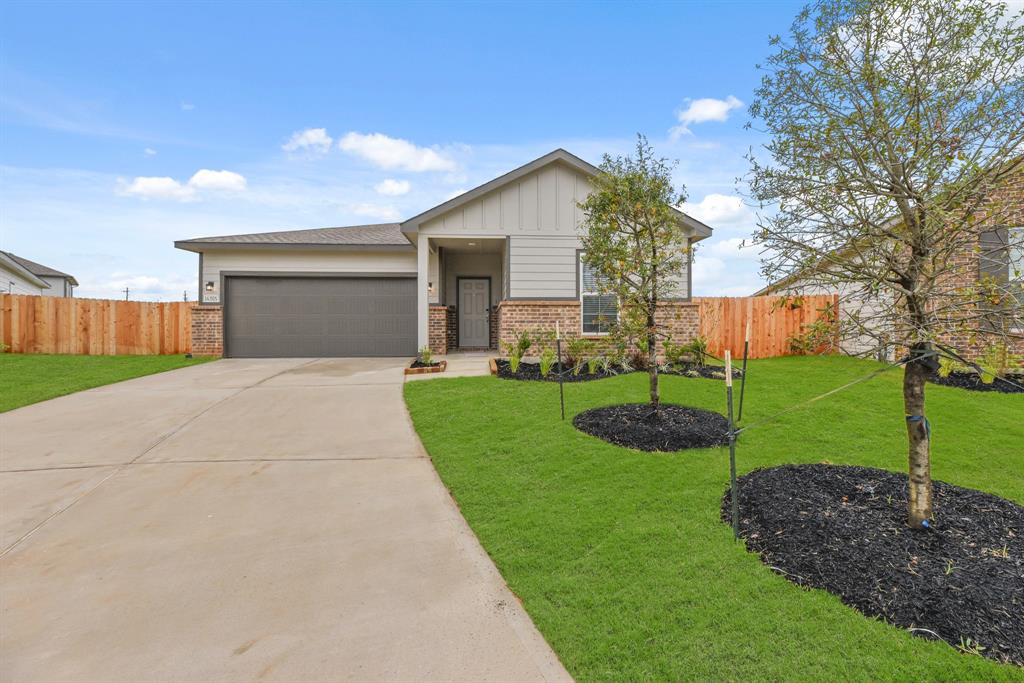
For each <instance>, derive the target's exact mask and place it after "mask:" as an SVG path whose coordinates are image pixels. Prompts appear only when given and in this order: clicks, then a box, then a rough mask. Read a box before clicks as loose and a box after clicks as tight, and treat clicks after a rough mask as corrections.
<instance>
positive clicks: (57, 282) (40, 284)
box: [0, 251, 78, 297]
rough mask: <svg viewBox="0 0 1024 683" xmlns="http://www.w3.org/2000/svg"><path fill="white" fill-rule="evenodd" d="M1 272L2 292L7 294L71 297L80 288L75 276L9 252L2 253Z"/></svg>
mask: <svg viewBox="0 0 1024 683" xmlns="http://www.w3.org/2000/svg"><path fill="white" fill-rule="evenodd" d="M0 272H2V275H3V278H4V279H3V280H0V290H2V291H3V292H5V293H7V294H37V295H39V296H62V297H70V296H73V288H75V287H77V286H78V280H76V279H75V278H74V277H73V276H71V275H68V274H67V273H62V272H61V271H59V270H56V269H54V268H50V267H49V266H44V265H42V264H40V263H36V262H35V261H29V260H28V259H27V258H22V257H21V256H16V255H15V254H12V253H11V252H9V251H0Z"/></svg>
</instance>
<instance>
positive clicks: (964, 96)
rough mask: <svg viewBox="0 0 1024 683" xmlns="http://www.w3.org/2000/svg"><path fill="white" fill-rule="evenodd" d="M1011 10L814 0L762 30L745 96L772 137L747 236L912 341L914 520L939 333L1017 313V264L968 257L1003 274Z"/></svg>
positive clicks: (754, 163) (1013, 154)
mask: <svg viewBox="0 0 1024 683" xmlns="http://www.w3.org/2000/svg"><path fill="white" fill-rule="evenodd" d="M1022 18H1024V16H1022V15H1017V16H1016V17H1011V16H1009V14H1008V12H1007V10H1006V8H1005V6H1003V5H1000V4H994V3H991V2H989V1H988V0H959V1H952V0H822V1H819V2H817V3H816V4H814V5H813V6H812V7H810V8H807V9H805V10H804V11H802V12H801V13H800V14H799V15H798V16H797V18H796V21H795V22H794V24H793V27H792V29H791V31H790V34H789V36H788V37H787V38H785V39H783V38H780V37H773V38H772V39H771V44H772V45H773V46H774V48H775V50H776V51H775V52H774V54H772V55H771V57H770V58H769V59H768V62H767V64H766V65H765V66H764V67H761V68H762V70H763V71H764V76H763V79H762V83H761V87H760V88H759V89H758V91H757V97H756V100H755V102H754V103H753V105H752V106H751V114H752V115H753V116H754V117H755V118H757V119H760V120H762V121H763V122H764V124H765V127H766V129H767V131H766V132H767V133H768V134H769V135H770V137H771V142H770V143H769V144H767V145H766V147H765V148H766V150H767V152H768V153H769V155H770V157H771V159H770V161H767V162H762V161H760V160H758V159H757V158H756V156H755V155H753V154H752V155H751V157H750V161H751V172H750V177H749V179H750V187H751V192H752V195H753V197H754V198H755V199H756V200H758V201H760V202H761V205H762V207H763V208H766V209H768V212H767V215H766V216H761V217H759V220H758V228H759V232H758V233H757V234H756V235H755V241H756V242H759V243H760V244H761V245H763V246H764V247H765V248H766V250H765V254H766V256H765V258H764V269H763V271H764V274H765V275H766V276H767V278H768V279H769V280H770V281H777V280H779V279H781V278H784V277H785V276H787V275H789V274H794V273H798V272H799V273H807V274H809V275H807V276H804V275H802V276H801V277H803V278H804V281H805V282H807V280H808V279H810V280H811V283H815V282H816V283H817V284H822V285H825V286H828V287H830V288H839V289H840V290H841V291H843V292H844V295H846V296H851V297H854V298H861V299H864V300H870V301H871V302H872V304H873V305H872V307H866V310H870V311H874V312H873V313H865V314H864V317H863V318H858V317H857V316H854V318H853V319H851V320H849V321H847V322H848V323H851V324H853V325H854V326H856V327H857V328H858V329H857V330H856V333H857V334H860V335H870V336H873V337H876V338H878V339H879V341H880V343H882V344H892V345H894V346H896V347H897V348H903V349H907V350H909V354H910V356H909V357H910V358H911V359H912V360H911V361H910V362H908V363H907V364H906V366H905V368H904V378H903V401H904V408H905V413H906V429H907V435H908V441H909V472H910V488H909V494H910V496H909V510H908V523H909V525H910V526H911V527H912V528H919V527H922V526H927V525H928V520H929V519H930V518H931V517H932V485H931V463H930V444H929V438H930V432H929V429H928V423H927V420H926V419H925V417H924V416H925V400H924V398H925V380H926V378H927V376H928V374H929V372H930V368H929V365H930V364H932V363H934V361H935V357H934V351H933V349H934V348H936V347H935V346H934V343H935V342H937V341H942V342H944V343H947V344H948V343H951V342H950V341H949V340H952V339H961V340H962V339H967V338H972V337H973V338H981V337H986V336H987V337H990V338H991V337H994V336H998V335H999V334H1001V333H1005V332H1006V331H1007V330H1009V329H1011V328H1012V327H1014V326H1015V325H1016V326H1019V325H1020V321H1021V303H1020V300H1018V299H1016V298H1015V297H1014V295H1015V292H1014V291H1012V290H1013V287H1014V286H1016V285H1014V283H1013V278H1007V277H1002V278H999V277H996V278H993V279H988V280H986V279H982V280H980V281H979V279H978V277H977V276H976V270H977V268H978V266H977V259H980V260H981V261H982V262H983V264H984V262H985V261H986V260H988V261H993V260H994V262H996V263H1002V264H1003V265H1002V266H1001V267H1002V268H1003V271H1002V272H1003V273H1004V275H1005V273H1006V265H1005V264H1006V260H1005V259H1006V254H1008V253H1011V252H1012V251H1013V250H1014V249H1015V248H1017V245H1015V244H1008V242H1009V241H1013V240H1017V241H1018V242H1019V240H1020V235H1019V233H1014V232H1013V231H1010V232H1008V231H1006V230H1005V229H1003V230H1001V231H1000V230H999V229H998V228H999V226H1000V224H1002V225H1003V226H1005V225H1006V223H1004V222H1002V219H1003V218H1004V214H1005V211H1006V206H1005V205H1001V204H1000V202H999V201H998V193H995V192H993V190H996V189H997V188H999V187H1001V186H1005V184H1006V182H1007V180H1008V179H1009V178H1011V177H1012V176H1014V174H1017V173H1020V172H1021V171H1022V170H1024V166H1022V162H1021V155H1022V153H1024V147H1022V144H1024V31H1022V30H1021V20H1022ZM992 235H996V236H997V238H996V239H995V240H992V239H990V238H991V236H992ZM964 254H974V255H975V257H976V260H975V262H974V265H967V266H964V265H962V262H963V260H964V259H963V256H964ZM958 264H960V265H958ZM970 268H973V269H974V271H975V273H974V277H973V279H972V281H973V282H974V283H975V284H974V285H967V284H965V280H970V279H971V278H967V277H963V276H965V275H968V273H966V270H967V269H970ZM958 269H959V270H958ZM997 270H998V268H997ZM1013 321H1015V322H1013Z"/></svg>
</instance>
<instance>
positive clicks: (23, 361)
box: [0, 353, 210, 413]
mask: <svg viewBox="0 0 1024 683" xmlns="http://www.w3.org/2000/svg"><path fill="white" fill-rule="evenodd" d="M207 360H210V359H209V358H185V356H183V355H178V356H51V355H44V354H38V355H37V354H22V353H4V354H0V413H2V412H4V411H7V410H13V409H15V408H20V407H21V406H27V405H29V404H30V403H38V402H39V401H45V400H46V399H49V398H56V397H57V396H63V395H65V394H71V393H74V392H76V391H82V390H83V389H91V388H93V387H99V386H103V385H104V384H112V383H114V382H120V381H121V380H125V379H131V378H133V377H142V376H143V375H152V374H154V373H157V372H164V371H165V370H175V369H177V368H183V367H186V366H189V365H196V364H197V363H204V362H206V361H207Z"/></svg>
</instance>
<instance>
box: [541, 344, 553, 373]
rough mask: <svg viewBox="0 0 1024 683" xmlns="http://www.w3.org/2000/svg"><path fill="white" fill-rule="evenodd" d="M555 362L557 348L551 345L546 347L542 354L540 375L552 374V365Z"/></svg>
mask: <svg viewBox="0 0 1024 683" xmlns="http://www.w3.org/2000/svg"><path fill="white" fill-rule="evenodd" d="M554 364H555V350H554V349H552V348H551V347H548V348H546V349H544V351H542V352H541V354H540V376H541V377H547V376H548V375H549V374H551V366H552V365H554Z"/></svg>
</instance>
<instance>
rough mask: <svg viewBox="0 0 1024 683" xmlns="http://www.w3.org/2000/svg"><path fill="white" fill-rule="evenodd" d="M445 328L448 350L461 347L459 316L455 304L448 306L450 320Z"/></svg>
mask: <svg viewBox="0 0 1024 683" xmlns="http://www.w3.org/2000/svg"><path fill="white" fill-rule="evenodd" d="M445 330H446V335H445V339H446V341H447V343H448V350H449V351H451V350H452V349H457V348H458V347H459V317H458V312H457V310H456V308H455V307H454V306H449V307H448V322H447V327H446V328H445Z"/></svg>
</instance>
